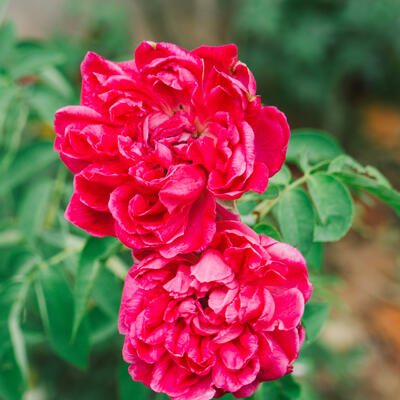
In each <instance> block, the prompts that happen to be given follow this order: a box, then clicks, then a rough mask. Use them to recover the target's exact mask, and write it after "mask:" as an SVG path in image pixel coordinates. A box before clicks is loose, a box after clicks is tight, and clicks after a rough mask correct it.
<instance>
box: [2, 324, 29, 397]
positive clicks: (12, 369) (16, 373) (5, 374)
mask: <svg viewBox="0 0 400 400" xmlns="http://www.w3.org/2000/svg"><path fill="white" fill-rule="evenodd" d="M0 328H2V327H1V326H0ZM3 345H5V343H3ZM25 388H26V385H25V381H24V379H23V377H22V375H21V371H20V369H19V368H18V365H17V362H16V360H15V356H14V353H13V351H12V349H11V348H10V347H8V348H7V349H6V350H5V351H4V352H3V353H2V354H1V356H0V398H1V399H4V400H21V399H22V398H23V394H24V392H25Z"/></svg>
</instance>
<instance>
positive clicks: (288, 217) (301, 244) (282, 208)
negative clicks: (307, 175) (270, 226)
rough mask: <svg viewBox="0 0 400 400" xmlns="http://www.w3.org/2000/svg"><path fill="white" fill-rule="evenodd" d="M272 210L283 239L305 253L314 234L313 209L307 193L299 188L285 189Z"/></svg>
mask: <svg viewBox="0 0 400 400" xmlns="http://www.w3.org/2000/svg"><path fill="white" fill-rule="evenodd" d="M273 211H274V214H275V216H276V218H277V220H278V223H279V228H280V231H281V233H282V237H283V240H284V241H285V242H286V243H289V244H291V245H292V246H295V247H297V248H298V249H299V250H300V251H301V252H302V253H303V254H306V253H307V251H308V250H309V249H310V247H311V244H312V241H313V235H314V211H313V208H312V205H311V201H310V199H309V197H308V195H307V193H306V192H305V191H304V190H303V189H300V188H293V189H291V190H289V191H287V192H286V193H285V194H284V195H283V196H282V198H281V199H280V200H279V202H278V203H277V205H276V206H275V207H274V208H273Z"/></svg>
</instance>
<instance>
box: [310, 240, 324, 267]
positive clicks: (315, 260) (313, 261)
mask: <svg viewBox="0 0 400 400" xmlns="http://www.w3.org/2000/svg"><path fill="white" fill-rule="evenodd" d="M323 261H324V245H323V243H321V242H314V243H313V244H312V246H311V248H310V250H309V251H308V253H307V255H306V262H307V265H311V266H312V267H314V268H315V269H317V270H318V271H321V270H322V267H323Z"/></svg>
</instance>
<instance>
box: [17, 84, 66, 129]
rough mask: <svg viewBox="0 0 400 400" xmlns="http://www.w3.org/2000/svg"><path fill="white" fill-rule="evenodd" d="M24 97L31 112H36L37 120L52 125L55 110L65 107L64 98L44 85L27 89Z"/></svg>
mask: <svg viewBox="0 0 400 400" xmlns="http://www.w3.org/2000/svg"><path fill="white" fill-rule="evenodd" d="M24 95H25V98H26V100H27V102H28V103H29V105H30V107H31V108H32V110H34V111H35V112H36V114H37V115H38V116H39V119H41V120H43V121H45V122H47V123H48V124H49V125H53V121H54V114H55V112H56V111H57V109H59V108H61V107H62V106H63V105H65V98H64V97H63V96H61V95H60V94H59V93H57V92H56V91H55V90H54V89H51V88H48V87H46V86H44V85H40V86H38V85H35V86H32V87H27V88H26V89H25V90H24Z"/></svg>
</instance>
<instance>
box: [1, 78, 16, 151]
mask: <svg viewBox="0 0 400 400" xmlns="http://www.w3.org/2000/svg"><path fill="white" fill-rule="evenodd" d="M15 93H16V88H15V86H1V87H0V145H2V144H3V142H4V123H5V120H6V116H7V113H8V109H9V106H10V104H11V103H12V100H13V99H14V96H15Z"/></svg>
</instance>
